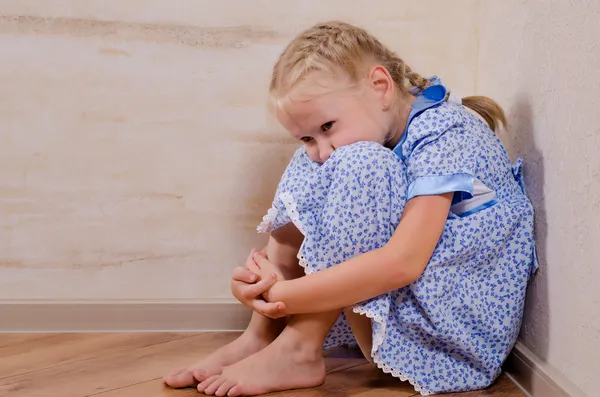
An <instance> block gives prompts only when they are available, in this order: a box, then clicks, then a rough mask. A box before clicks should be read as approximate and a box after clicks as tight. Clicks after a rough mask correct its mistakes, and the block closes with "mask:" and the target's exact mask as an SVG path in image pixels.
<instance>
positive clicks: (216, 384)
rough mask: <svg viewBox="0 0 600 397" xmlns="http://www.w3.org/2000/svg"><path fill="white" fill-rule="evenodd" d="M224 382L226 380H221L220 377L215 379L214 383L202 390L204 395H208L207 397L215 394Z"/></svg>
mask: <svg viewBox="0 0 600 397" xmlns="http://www.w3.org/2000/svg"><path fill="white" fill-rule="evenodd" d="M226 381H227V379H225V378H223V377H222V376H218V377H216V379H215V381H214V382H213V383H211V384H210V386H208V387H206V389H204V394H208V395H209V396H212V395H214V394H215V392H216V391H217V390H219V387H221V385H223V384H224V383H225V382H226Z"/></svg>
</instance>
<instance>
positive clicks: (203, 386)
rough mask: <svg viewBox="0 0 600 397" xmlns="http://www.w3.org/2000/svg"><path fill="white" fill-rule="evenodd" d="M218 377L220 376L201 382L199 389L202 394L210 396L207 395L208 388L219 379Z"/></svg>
mask: <svg viewBox="0 0 600 397" xmlns="http://www.w3.org/2000/svg"><path fill="white" fill-rule="evenodd" d="M218 377H219V375H214V376H211V377H209V378H207V379H205V380H203V381H202V382H200V383H199V384H198V387H197V389H198V391H199V392H200V393H205V394H208V393H206V388H207V387H209V386H210V385H212V384H213V383H214V382H215V381H216V380H217V379H218Z"/></svg>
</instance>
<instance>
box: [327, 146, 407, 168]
mask: <svg viewBox="0 0 600 397" xmlns="http://www.w3.org/2000/svg"><path fill="white" fill-rule="evenodd" d="M367 159H377V160H378V161H379V162H381V163H382V164H384V165H395V166H398V165H399V164H400V165H401V164H402V163H401V161H400V159H399V158H398V156H397V155H395V154H394V152H392V151H391V150H390V149H388V148H386V147H384V146H383V145H381V144H379V143H376V142H356V143H353V144H351V145H347V146H342V147H340V148H337V149H336V150H335V151H334V152H333V154H332V155H331V158H330V159H329V161H330V162H334V163H337V165H338V166H339V165H341V164H345V163H346V164H347V163H353V162H357V161H358V162H364V161H365V160H367Z"/></svg>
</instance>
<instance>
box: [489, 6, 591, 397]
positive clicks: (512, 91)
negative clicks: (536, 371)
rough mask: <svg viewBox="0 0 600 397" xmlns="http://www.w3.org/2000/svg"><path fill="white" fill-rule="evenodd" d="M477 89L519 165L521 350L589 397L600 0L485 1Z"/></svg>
mask: <svg viewBox="0 0 600 397" xmlns="http://www.w3.org/2000/svg"><path fill="white" fill-rule="evenodd" d="M482 4H483V7H482V14H481V30H480V32H481V37H480V43H481V47H480V56H479V67H478V69H479V72H478V76H479V78H478V89H479V91H480V92H481V93H484V94H487V95H490V96H493V97H494V98H496V99H498V100H499V101H500V102H501V103H502V104H503V105H504V106H505V108H506V109H507V111H508V112H509V117H510V122H511V124H512V126H511V128H510V133H509V134H508V136H506V137H505V141H506V142H507V144H508V146H509V147H510V149H511V152H512V153H513V154H514V155H522V156H524V157H525V178H526V183H527V186H528V192H529V194H530V196H531V198H532V199H533V201H534V204H535V207H536V211H537V219H536V227H537V230H536V232H537V238H538V244H537V246H538V250H539V258H540V265H541V269H540V272H539V274H538V275H537V277H536V279H535V282H534V284H533V288H532V289H531V293H530V296H529V302H528V307H527V315H526V319H525V323H524V325H523V331H522V340H523V342H524V343H525V344H526V345H527V346H528V347H529V348H530V349H531V350H532V351H533V352H534V353H535V354H536V355H538V356H539V357H540V358H541V359H543V360H545V361H546V362H547V363H549V364H550V365H551V366H552V367H554V368H555V369H557V370H558V371H559V372H560V373H561V374H562V375H563V376H565V377H566V378H568V379H569V380H570V381H571V382H572V383H574V384H575V385H576V387H578V388H579V389H581V390H583V391H584V392H585V393H586V394H587V395H589V396H596V395H598V390H600V288H598V282H599V280H600V155H599V150H600V99H599V98H600V97H599V92H600V44H599V41H598V40H599V38H600V2H597V1H595V2H594V1H579V2H577V1H532V0H530V1H523V0H503V1H492V0H489V1H483V3H482Z"/></svg>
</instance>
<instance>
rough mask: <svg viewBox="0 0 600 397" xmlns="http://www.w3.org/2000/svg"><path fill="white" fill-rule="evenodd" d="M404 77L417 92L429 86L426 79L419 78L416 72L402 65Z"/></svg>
mask: <svg viewBox="0 0 600 397" xmlns="http://www.w3.org/2000/svg"><path fill="white" fill-rule="evenodd" d="M404 76H405V77H406V79H407V80H408V81H409V82H410V85H411V86H412V87H415V88H417V89H418V90H419V91H422V90H424V89H425V88H427V87H429V85H430V84H431V83H430V82H429V80H428V79H426V78H425V77H423V76H421V75H420V74H418V73H417V72H414V71H413V70H412V69H411V68H410V66H408V65H406V64H405V65H404Z"/></svg>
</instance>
